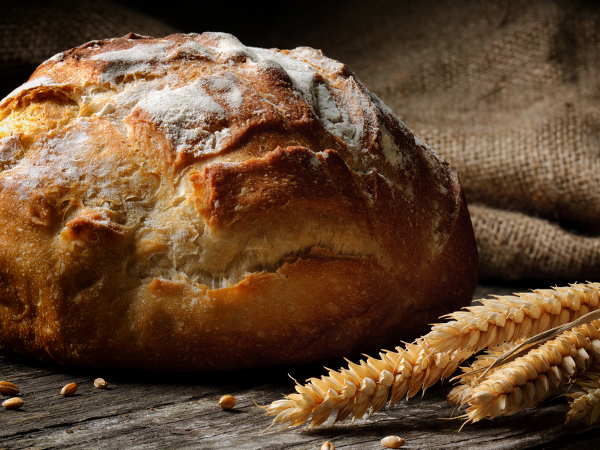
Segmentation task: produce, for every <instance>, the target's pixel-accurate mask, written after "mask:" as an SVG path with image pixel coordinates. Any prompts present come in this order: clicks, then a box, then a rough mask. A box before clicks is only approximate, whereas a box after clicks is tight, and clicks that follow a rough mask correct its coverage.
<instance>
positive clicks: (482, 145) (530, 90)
mask: <svg viewBox="0 0 600 450" xmlns="http://www.w3.org/2000/svg"><path fill="white" fill-rule="evenodd" d="M34 3H35V6H32V3H31V2H28V3H26V4H25V5H24V6H19V3H17V2H15V5H13V6H8V7H5V9H4V10H3V11H2V16H1V17H0V86H1V87H2V88H4V87H5V86H6V85H8V84H11V83H9V82H7V78H6V77H7V76H8V75H7V74H10V73H17V72H18V71H19V70H21V72H20V73H18V74H17V75H18V76H20V77H21V78H23V74H24V73H27V75H28V74H29V73H31V72H32V71H33V70H34V69H35V66H36V65H37V64H39V63H40V62H41V61H43V60H44V59H46V58H47V57H49V56H52V55H53V54H54V53H56V52H58V51H61V50H64V49H67V48H70V47H73V46H75V45H79V44H81V43H83V42H85V41H88V40H91V39H100V38H105V37H112V36H122V35H124V34H126V33H128V32H130V31H135V32H138V33H141V34H149V35H154V36H164V35H166V34H169V33H171V32H174V31H175V30H174V29H172V28H170V27H168V26H166V25H164V24H162V23H160V22H159V21H158V20H154V19H150V18H148V17H145V16H144V15H143V14H140V13H136V12H133V11H131V10H128V9H126V8H123V7H121V6H119V5H117V4H114V3H110V2H108V1H105V0H102V1H98V2H94V3H92V2H89V3H85V4H84V6H83V7H82V6H81V3H80V2H76V1H67V0H60V1H46V2H41V1H39V2H34ZM178 5H179V6H178V7H177V8H176V9H177V14H186V10H185V8H184V7H183V6H182V5H183V3H181V4H179V3H178ZM300 6H302V11H300V12H302V14H300V13H299V14H298V15H297V17H298V20H297V21H294V17H295V16H294V13H293V11H292V10H290V8H287V9H285V14H282V16H281V17H279V16H277V12H276V10H270V12H269V14H271V17H272V18H270V19H269V21H270V22H271V26H270V27H262V28H260V29H256V37H258V38H260V39H258V40H255V41H254V42H248V43H249V44H251V45H261V44H262V43H264V42H268V43H270V42H279V44H276V45H278V46H279V47H282V48H286V47H291V46H295V45H299V43H302V44H305V45H310V46H313V47H317V48H323V50H324V51H325V53H326V54H327V55H328V56H331V57H333V58H336V59H339V60H341V61H344V62H345V63H347V64H348V66H349V67H350V68H351V69H352V70H353V71H355V72H356V73H357V75H358V76H359V78H360V79H361V80H362V81H363V82H364V83H365V84H366V85H367V86H369V87H370V88H371V89H372V90H374V91H375V92H376V93H377V94H378V95H379V96H380V97H381V98H382V99H383V100H384V101H385V102H386V103H387V104H388V105H389V106H390V107H391V108H392V109H393V110H394V111H395V112H396V113H397V114H398V115H399V116H400V117H401V119H403V120H404V121H405V122H406V124H407V125H408V126H409V127H410V128H411V130H413V131H414V132H415V133H416V134H417V135H419V136H420V137H421V138H422V139H423V140H425V141H426V142H428V143H429V144H430V145H432V146H433V147H434V148H435V149H436V150H437V151H438V152H439V153H441V154H442V156H444V157H445V158H446V159H447V160H448V161H449V162H450V163H451V164H452V166H453V167H454V168H455V169H457V170H458V171H459V173H460V176H461V180H462V183H463V186H464V189H465V192H466V194H467V199H468V201H469V203H470V205H471V206H470V211H471V216H472V219H473V224H474V228H475V233H476V237H477V241H478V246H479V251H480V260H481V267H480V276H481V277H482V278H496V279H502V278H504V279H519V278H520V279H523V278H546V279H551V280H553V281H554V280H579V281H581V280H585V279H586V278H589V279H591V278H594V279H597V274H599V273H600V271H599V269H600V239H599V238H598V235H599V234H600V3H599V2H595V1H589V2H585V1H551V0H534V1H529V0H508V1H492V0H490V1H487V0H479V1H476V0H454V1H452V2H446V1H439V0H420V1H419V2H416V1H405V0H374V1H370V2H364V1H358V0H347V1H346V2H343V3H341V2H333V1H330V2H318V4H317V3H311V2H309V3H307V4H306V5H304V4H302V5H300ZM306 8H312V9H311V14H307V13H306V11H305V9H306ZM169 11H170V10H169ZM303 11H304V12H303ZM223 12H224V13H225V14H229V15H234V14H235V12H236V8H235V7H234V6H231V7H230V6H227V5H224V6H223ZM307 17H310V20H307ZM248 20H250V21H251V20H253V19H252V18H251V17H249V18H248ZM196 31H198V32H202V31H203V30H201V29H198V30H196ZM234 32H235V31H234ZM241 37H242V38H243V39H245V36H241ZM23 68H24V69H23ZM25 78H26V77H25ZM8 81H10V80H8ZM23 81H24V80H23ZM20 82H22V81H20ZM20 82H19V84H20ZM12 84H14V83H12ZM13 87H15V86H10V89H8V90H7V91H5V92H4V93H7V92H8V91H10V90H11V89H12V88H13Z"/></svg>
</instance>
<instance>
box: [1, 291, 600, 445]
mask: <svg viewBox="0 0 600 450" xmlns="http://www.w3.org/2000/svg"><path fill="white" fill-rule="evenodd" d="M485 289H486V288H485V287H483V288H482V289H480V290H479V291H478V293H476V297H479V296H480V295H482V294H481V293H482V292H484V291H485ZM512 290H514V289H513V288H510V287H509V288H505V290H504V291H503V290H502V289H499V288H496V289H493V290H492V292H495V293H499V294H502V293H507V292H508V291H512ZM483 295H485V293H484V294H483ZM328 365H329V366H330V367H341V366H343V365H344V363H343V361H332V362H329V364H328ZM324 372H325V371H324V369H323V368H322V367H321V366H320V365H314V366H302V367H290V368H274V369H271V370H265V371H254V372H252V371H248V372H244V373H228V374H217V375H163V374H160V375H157V374H144V373H136V372H109V371H93V372H91V371H82V370H77V369H72V368H65V367H61V366H57V365H52V364H46V363H41V362H38V361H34V360H30V359H27V358H24V357H22V356H19V355H15V354H12V353H10V352H7V351H0V379H2V380H7V381H12V382H15V383H17V384H18V385H19V387H20V388H21V390H22V398H23V399H24V400H25V405H24V406H23V408H22V409H21V410H19V411H8V410H4V409H3V408H0V449H2V448H6V449H25V448H35V449H53V448H61V449H62V448H119V447H120V448H127V449H138V448H139V449H141V448H144V449H146V448H177V449H185V448H195V449H225V448H236V449H280V448H293V449H319V448H320V446H321V444H322V443H323V442H324V441H326V440H329V441H331V442H333V443H335V445H336V448H338V449H342V448H348V449H350V448H356V449H358V448H360V449H378V448H381V446H380V444H379V441H380V439H381V438H383V437H384V436H387V435H391V434H396V435H399V436H401V437H403V438H405V439H406V441H407V445H406V448H432V447H439V448H444V449H453V448H466V449H479V448H494V449H496V448H498V449H513V448H514V449H521V448H532V447H537V446H540V445H543V446H544V448H576V447H579V446H581V445H585V444H589V445H591V444H593V443H597V442H599V441H600V431H598V430H597V429H596V428H593V427H586V426H581V425H576V424H575V425H571V424H570V425H568V426H565V425H564V420H565V411H564V405H565V403H566V402H565V400H564V398H559V399H557V400H554V401H550V402H546V403H544V404H543V405H541V406H539V407H537V408H535V409H532V410H530V411H526V412H523V413H520V414H517V415H514V416H511V417H507V418H501V419H497V420H494V421H484V422H481V423H478V424H474V425H469V426H466V427H465V428H464V429H463V430H462V432H460V433H458V429H459V427H460V425H461V422H460V421H458V420H446V419H447V418H449V417H451V415H452V413H453V408H452V407H450V406H448V405H447V403H446V394H447V393H448V391H449V389H450V385H449V384H448V383H446V384H444V385H441V386H436V387H434V388H433V389H431V390H429V391H427V392H426V393H425V395H424V396H423V397H422V398H420V397H418V398H413V399H411V400H410V401H408V402H406V401H402V402H399V403H398V404H395V405H392V406H388V407H386V408H384V409H383V410H382V411H381V412H379V413H376V414H374V415H373V417H371V418H369V419H362V420H359V421H357V422H356V423H355V424H353V425H347V424H343V425H339V424H338V425H331V421H332V419H330V420H329V421H328V422H327V423H326V424H325V425H324V426H322V427H320V428H319V429H316V430H307V429H306V428H305V427H301V428H296V429H287V430H280V429H274V428H271V429H269V430H267V431H265V432H263V430H265V429H266V428H267V427H268V426H269V424H270V419H269V418H267V417H265V416H264V415H263V414H262V411H261V410H260V409H259V408H257V407H256V406H254V404H253V402H252V400H253V399H255V400H256V401H257V403H259V404H267V403H269V402H271V401H273V400H277V399H279V398H281V394H282V393H291V392H292V391H293V381H292V380H291V379H290V378H289V377H288V375H287V374H288V373H290V374H291V375H292V376H293V377H294V378H296V379H298V380H300V381H302V380H304V379H306V378H308V377H311V376H319V375H321V374H323V373H324ZM99 376H101V377H103V378H105V379H106V380H107V381H108V382H109V389H107V390H100V389H96V388H94V386H93V380H94V379H95V378H97V377H99ZM73 381H74V382H76V383H77V384H78V386H79V389H78V392H77V394H76V395H75V396H73V397H63V396H61V395H60V389H61V388H62V386H64V385H65V384H67V383H70V382H73ZM224 394H232V395H234V396H235V397H236V398H237V400H238V404H237V406H236V408H235V409H234V410H232V411H222V410H221V409H220V408H219V406H218V400H219V398H220V397H221V396H222V395H224Z"/></svg>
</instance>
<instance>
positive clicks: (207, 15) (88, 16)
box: [0, 0, 443, 98]
mask: <svg viewBox="0 0 600 450" xmlns="http://www.w3.org/2000/svg"><path fill="white" fill-rule="evenodd" d="M428 3H432V2H427V1H426V2H419V5H420V6H418V7H419V8H421V9H425V10H426V9H427V8H428ZM440 3H443V2H440ZM415 7H417V6H416V5H415V3H414V2H408V1H403V0H377V1H375V2H363V1H357V0H347V1H345V2H338V1H331V0H321V1H315V0H304V1H302V2H295V1H292V2H275V1H267V2H249V1H244V2H242V1H218V0H217V1H215V0H213V1H195V2H190V1H183V0H164V1H161V2H157V1H150V2H148V1H142V0H124V1H117V0H115V1H109V0H97V1H89V0H85V1H76V0H23V1H16V2H12V1H6V0H2V1H0V98H2V97H4V96H6V95H8V93H10V92H11V91H12V90H13V89H14V88H16V87H18V86H19V85H21V84H22V83H24V82H25V81H27V79H28V78H29V76H30V75H31V74H32V73H33V71H34V70H35V68H36V67H37V66H38V65H39V64H41V63H42V62H43V61H45V60H46V59H48V58H50V57H52V56H53V55H54V54H56V53H58V52H60V51H64V50H68V49H69V48H72V47H75V46H78V45H81V44H83V43H85V42H88V41H90V40H92V39H106V38H110V37H120V36H123V35H125V34H127V33H128V32H130V31H132V32H136V33H139V34H144V35H151V36H154V37H163V36H165V35H168V34H171V33H174V32H183V33H192V32H194V33H202V32H204V31H223V32H227V33H231V34H233V35H235V36H236V37H238V38H239V39H240V41H241V42H242V43H244V44H245V45H249V46H253V47H265V48H273V47H277V48H294V47H298V46H310V47H314V48H320V49H323V51H324V52H325V53H326V54H327V55H328V56H331V57H333V58H334V59H336V52H335V49H336V48H337V47H339V45H340V43H343V42H344V41H345V40H348V39H349V38H350V37H352V36H355V34H356V33H364V32H365V31H366V30H364V29H361V21H360V17H364V15H365V14H368V15H369V16H371V17H373V16H377V15H380V16H382V17H384V16H385V15H386V13H387V11H389V10H390V8H392V9H395V10H396V11H397V10H398V9H407V8H408V9H411V8H415ZM394 31H395V30H392V29H390V30H389V32H390V33H393V32H394Z"/></svg>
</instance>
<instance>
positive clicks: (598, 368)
mask: <svg viewBox="0 0 600 450" xmlns="http://www.w3.org/2000/svg"><path fill="white" fill-rule="evenodd" d="M575 386H576V387H577V388H579V390H578V391H575V392H570V393H568V394H567V397H568V398H569V399H570V401H569V411H568V412H567V419H566V422H575V421H580V420H585V422H586V423H587V424H588V425H592V424H595V423H600V363H599V362H598V361H596V362H595V363H594V365H593V366H592V367H590V368H589V369H588V370H586V371H585V373H584V374H583V376H582V377H580V378H578V379H576V380H575Z"/></svg>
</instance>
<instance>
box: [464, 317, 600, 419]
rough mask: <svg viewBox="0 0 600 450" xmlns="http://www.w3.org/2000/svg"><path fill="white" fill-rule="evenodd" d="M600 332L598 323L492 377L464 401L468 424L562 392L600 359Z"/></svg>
mask: <svg viewBox="0 0 600 450" xmlns="http://www.w3.org/2000/svg"><path fill="white" fill-rule="evenodd" d="M599 328H600V321H594V322H591V323H589V324H585V325H582V326H580V327H576V328H573V329H572V330H568V331H565V332H563V333H561V334H559V335H558V336H557V337H556V338H555V339H553V340H551V341H548V342H546V343H545V344H543V345H541V346H539V347H538V348H535V349H533V350H531V351H530V352H529V353H527V355H525V356H522V357H519V358H517V359H515V360H514V361H511V362H509V363H507V364H505V365H503V366H501V367H499V368H498V369H497V370H496V371H495V372H493V373H491V374H489V375H488V376H487V377H486V378H485V379H484V380H481V381H480V382H479V384H478V385H477V386H475V387H473V388H472V390H471V392H470V395H469V396H468V398H467V399H465V400H463V403H465V404H468V405H469V408H468V409H467V414H466V417H467V418H468V420H467V421H466V422H465V423H468V422H477V421H479V420H481V419H483V418H490V419H493V418H495V417H498V416H500V415H510V414H513V413H515V412H517V411H521V410H523V409H527V408H531V407H532V406H535V405H536V404H537V403H539V402H541V401H542V400H544V399H545V398H546V397H548V395H551V394H552V393H554V392H557V391H558V390H560V389H562V387H563V386H564V385H565V383H567V382H568V381H569V380H570V379H571V378H572V377H573V376H576V375H578V374H580V373H582V372H583V371H585V369H586V368H587V367H589V366H590V364H591V363H592V361H593V360H592V358H594V359H598V358H600V340H599V338H600V331H599Z"/></svg>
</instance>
